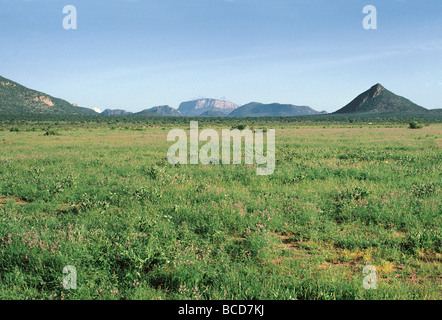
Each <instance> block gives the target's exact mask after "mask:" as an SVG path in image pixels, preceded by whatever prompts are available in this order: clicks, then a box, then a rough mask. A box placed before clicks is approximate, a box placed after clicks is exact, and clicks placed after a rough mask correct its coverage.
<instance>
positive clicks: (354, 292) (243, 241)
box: [0, 119, 442, 300]
mask: <svg viewBox="0 0 442 320" xmlns="http://www.w3.org/2000/svg"><path fill="white" fill-rule="evenodd" d="M137 121H138V122H134V123H132V122H130V121H127V122H124V123H118V122H115V121H113V122H112V123H106V122H102V123H97V122H94V121H91V122H89V123H88V122H83V121H78V122H72V123H70V122H69V123H68V122H62V121H59V122H55V121H48V122H44V121H36V122H35V123H30V122H23V123H15V124H14V125H11V124H10V123H8V122H4V123H2V124H1V126H0V150H1V152H0V253H1V255H0V299H163V300H167V299H174V300H175V299H270V300H274V299H441V298H442V294H441V292H442V290H441V280H442V279H441V276H442V263H441V259H442V253H441V222H442V215H441V208H442V197H441V186H442V179H441V172H442V170H441V165H442V153H441V146H442V125H441V124H437V123H436V124H434V123H433V124H431V125H426V126H424V127H423V128H421V129H418V130H411V129H409V128H408V125H407V124H406V123H395V124H388V125H385V124H373V125H368V124H367V123H363V121H361V122H360V123H358V124H356V123H348V122H346V123H344V124H338V123H337V124H333V123H302V122H292V123H291V122H281V123H279V122H277V121H269V122H266V121H264V120H262V121H261V122H256V123H254V124H253V125H254V126H255V128H275V129H276V169H275V172H274V173H273V174H272V175H270V176H257V175H256V170H255V166H254V165H206V166H205V165H176V166H173V165H170V164H169V163H168V162H167V158H166V153H167V150H168V148H169V146H170V145H171V144H172V143H171V142H167V138H166V137H167V133H168V131H169V130H170V129H172V128H173V127H176V126H179V127H181V128H184V129H185V128H188V127H189V122H188V120H186V119H181V120H177V122H175V123H174V122H172V121H169V122H167V121H165V122H163V120H161V119H158V120H148V121H147V120H146V121H145V120H137ZM235 121H246V120H228V119H226V120H204V121H203V122H201V123H200V129H201V128H207V127H209V126H210V127H212V128H216V129H219V130H221V129H223V128H231V127H232V126H234V125H236V124H237V123H236V122H235ZM246 124H249V125H250V123H246ZM66 265H72V266H75V267H76V269H77V275H78V277H77V289H71V290H66V289H63V287H62V281H63V278H64V277H65V276H66V274H63V272H62V270H63V267H64V266H66ZM367 265H373V266H375V267H376V270H377V276H378V279H377V289H375V290H367V289H364V287H363V285H362V283H363V279H364V277H366V276H367V274H363V268H364V267H365V266H367Z"/></svg>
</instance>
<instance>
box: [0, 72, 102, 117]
mask: <svg viewBox="0 0 442 320" xmlns="http://www.w3.org/2000/svg"><path fill="white" fill-rule="evenodd" d="M0 114H2V115H29V114H51V115H85V114H96V112H95V111H94V110H92V109H88V108H81V107H77V106H73V105H72V104H70V103H69V102H67V101H65V100H62V99H58V98H54V97H52V96H50V95H48V94H46V93H43V92H39V91H36V90H32V89H29V88H26V87H24V86H22V85H20V84H18V83H17V82H14V81H11V80H9V79H6V78H4V77H2V76H0Z"/></svg>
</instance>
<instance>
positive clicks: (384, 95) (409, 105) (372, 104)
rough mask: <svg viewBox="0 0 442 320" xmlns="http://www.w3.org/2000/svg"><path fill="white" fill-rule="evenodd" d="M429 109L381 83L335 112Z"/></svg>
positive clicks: (410, 111)
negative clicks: (397, 93)
mask: <svg viewBox="0 0 442 320" xmlns="http://www.w3.org/2000/svg"><path fill="white" fill-rule="evenodd" d="M426 111H428V110H427V109H425V108H423V107H421V106H418V105H417V104H415V103H413V102H411V101H410V100H408V99H405V98H404V97H401V96H398V95H396V94H394V93H393V92H391V91H388V90H387V89H385V88H384V87H383V86H382V85H380V84H379V83H378V84H376V85H374V86H373V87H371V88H370V89H369V90H367V91H365V92H363V93H361V94H360V95H359V96H357V97H356V98H355V99H353V100H352V101H351V102H350V103H349V104H347V105H346V106H344V107H343V108H341V109H339V110H338V111H336V112H334V113H335V114H342V113H383V114H385V113H413V112H414V113H422V112H426Z"/></svg>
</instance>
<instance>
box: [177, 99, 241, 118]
mask: <svg viewBox="0 0 442 320" xmlns="http://www.w3.org/2000/svg"><path fill="white" fill-rule="evenodd" d="M236 108H238V106H237V105H236V104H234V103H233V102H230V101H224V100H217V99H199V100H192V101H186V102H183V103H181V104H180V106H179V108H178V111H180V112H181V114H182V115H184V116H199V115H201V114H203V113H205V112H207V111H213V112H222V113H224V114H226V115H228V114H229V113H230V112H232V111H233V110H235V109H236Z"/></svg>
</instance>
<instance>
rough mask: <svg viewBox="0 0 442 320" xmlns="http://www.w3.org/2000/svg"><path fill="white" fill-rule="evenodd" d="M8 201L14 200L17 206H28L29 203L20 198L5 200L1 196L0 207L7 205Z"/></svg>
mask: <svg viewBox="0 0 442 320" xmlns="http://www.w3.org/2000/svg"><path fill="white" fill-rule="evenodd" d="M8 200H13V201H14V202H15V203H17V204H28V203H29V202H28V201H26V200H23V199H20V198H18V197H9V198H5V197H3V196H0V205H3V204H6V202H7V201H8Z"/></svg>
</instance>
